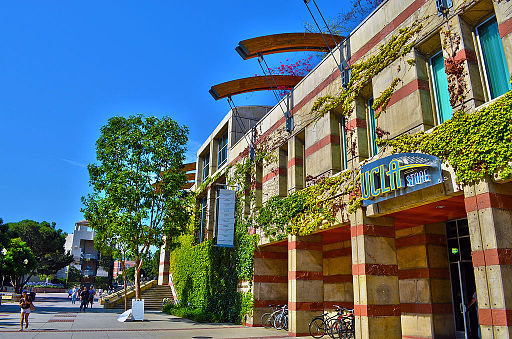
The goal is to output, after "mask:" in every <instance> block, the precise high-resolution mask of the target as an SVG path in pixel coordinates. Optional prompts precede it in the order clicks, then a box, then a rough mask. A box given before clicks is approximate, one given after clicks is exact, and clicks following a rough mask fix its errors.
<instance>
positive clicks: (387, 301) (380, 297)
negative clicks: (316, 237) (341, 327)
mask: <svg viewBox="0 0 512 339" xmlns="http://www.w3.org/2000/svg"><path fill="white" fill-rule="evenodd" d="M350 224H351V239H352V274H353V280H354V314H355V317H356V338H357V339H372V338H386V339H394V338H401V337H402V331H401V321H400V293H399V287H398V265H397V256H396V247H395V228H394V223H393V220H392V219H390V218H371V219H370V218H368V217H366V216H365V213H364V211H363V210H362V209H359V210H358V211H356V212H355V213H354V214H352V215H351V216H350Z"/></svg>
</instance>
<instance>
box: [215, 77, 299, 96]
mask: <svg viewBox="0 0 512 339" xmlns="http://www.w3.org/2000/svg"><path fill="white" fill-rule="evenodd" d="M273 78H274V80H275V82H276V85H277V87H282V88H293V87H295V85H297V84H298V83H299V81H300V80H301V79H302V78H303V76H302V75H274V76H273ZM269 81H270V83H271V84H272V86H275V85H274V83H273V81H272V80H271V79H267V77H265V76H255V77H250V78H243V79H237V80H231V81H228V82H223V83H222V84H218V85H215V86H212V88H211V89H210V94H211V95H212V97H213V98H214V99H215V100H219V99H222V98H227V97H229V96H232V95H236V94H242V93H247V92H255V91H264V90H271V89H272V87H271V86H270V84H269Z"/></svg>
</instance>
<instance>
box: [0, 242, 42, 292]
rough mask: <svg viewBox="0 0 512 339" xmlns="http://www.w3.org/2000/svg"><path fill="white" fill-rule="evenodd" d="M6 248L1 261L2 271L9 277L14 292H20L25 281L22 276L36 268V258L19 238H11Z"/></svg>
mask: <svg viewBox="0 0 512 339" xmlns="http://www.w3.org/2000/svg"><path fill="white" fill-rule="evenodd" d="M6 250H7V251H6V254H5V255H4V256H3V258H2V261H1V265H2V272H4V275H5V276H7V277H9V279H10V280H11V283H12V286H13V287H14V290H15V291H16V293H20V292H21V290H22V288H23V286H24V285H25V283H26V281H24V280H23V276H24V275H27V274H29V273H30V272H32V271H33V270H35V269H36V268H37V258H36V257H35V256H34V254H33V253H32V250H31V249H30V247H29V246H28V245H27V243H25V242H24V241H22V240H21V239H20V238H14V239H11V241H10V243H9V245H8V246H7V248H6Z"/></svg>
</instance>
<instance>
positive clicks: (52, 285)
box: [25, 282, 64, 289]
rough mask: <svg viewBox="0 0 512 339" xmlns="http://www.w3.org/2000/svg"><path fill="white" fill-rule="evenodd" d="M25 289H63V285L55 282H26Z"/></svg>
mask: <svg viewBox="0 0 512 339" xmlns="http://www.w3.org/2000/svg"><path fill="white" fill-rule="evenodd" d="M25 287H26V288H27V289H28V288H30V287H33V288H35V287H40V288H64V284H63V283H61V282H60V283H59V282H58V283H55V282H51V283H47V282H28V283H26V284H25Z"/></svg>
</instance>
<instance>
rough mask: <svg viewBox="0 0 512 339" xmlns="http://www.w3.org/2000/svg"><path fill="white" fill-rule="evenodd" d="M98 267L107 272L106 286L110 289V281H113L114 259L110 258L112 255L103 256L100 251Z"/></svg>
mask: <svg viewBox="0 0 512 339" xmlns="http://www.w3.org/2000/svg"><path fill="white" fill-rule="evenodd" d="M98 265H99V266H101V267H103V268H104V269H105V270H106V271H107V273H108V277H107V281H108V286H109V287H112V280H113V279H114V259H113V258H112V254H110V255H109V254H107V255H105V254H103V253H101V251H100V259H99V261H98Z"/></svg>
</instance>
